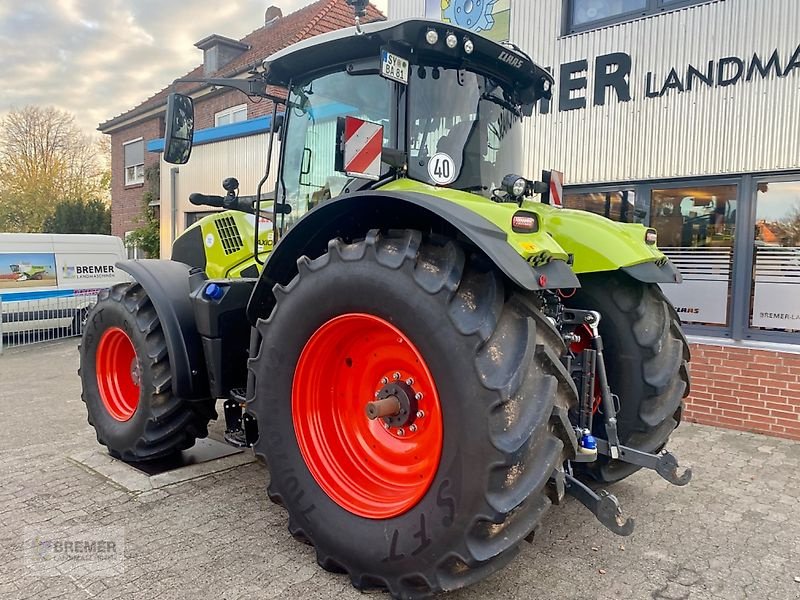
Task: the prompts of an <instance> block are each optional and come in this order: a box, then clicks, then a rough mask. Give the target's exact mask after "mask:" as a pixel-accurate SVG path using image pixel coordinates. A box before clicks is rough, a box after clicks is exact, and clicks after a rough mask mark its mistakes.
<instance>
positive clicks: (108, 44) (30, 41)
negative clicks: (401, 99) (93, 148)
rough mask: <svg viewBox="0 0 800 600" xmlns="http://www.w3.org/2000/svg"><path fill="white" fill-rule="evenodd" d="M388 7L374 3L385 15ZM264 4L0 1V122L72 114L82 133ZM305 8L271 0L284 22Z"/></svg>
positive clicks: (181, 69)
mask: <svg viewBox="0 0 800 600" xmlns="http://www.w3.org/2000/svg"><path fill="white" fill-rule="evenodd" d="M387 1H388V0H378V1H377V2H375V4H376V5H377V6H378V7H379V8H380V9H381V10H383V11H384V12H385V11H386V3H387ZM271 3H273V2H270V0H226V1H225V2H219V0H192V2H189V3H187V2H184V1H178V0H136V1H135V2H132V1H130V0H38V1H36V2H17V1H16V0H0V116H1V115H2V114H4V113H6V112H7V111H8V110H9V109H10V108H12V107H21V106H24V105H27V104H38V105H44V106H55V107H57V108H60V109H63V110H66V111H69V112H71V113H72V114H74V115H75V118H76V121H77V123H78V124H79V126H80V127H81V128H83V129H84V130H86V131H93V130H94V129H96V127H97V125H98V124H99V123H100V122H103V121H106V120H108V119H110V118H112V117H114V116H116V115H118V114H120V113H123V112H125V111H127V110H129V109H131V108H133V107H134V106H136V105H137V104H139V103H141V102H142V101H143V100H145V99H146V98H148V97H149V96H151V95H152V94H154V93H155V92H157V91H159V90H161V89H162V88H164V87H165V86H167V85H168V84H169V83H171V82H172V81H173V80H174V79H176V78H178V77H180V76H182V75H184V74H185V73H187V72H188V71H190V70H191V69H192V68H194V67H195V66H197V65H198V64H200V63H201V62H202V59H203V55H202V52H201V51H200V50H198V49H197V48H195V47H194V43H195V42H196V41H198V40H200V39H202V38H204V37H206V36H208V35H210V34H212V33H218V34H220V35H224V36H227V37H231V38H234V39H239V38H242V37H244V36H245V35H247V34H248V33H250V32H251V31H253V30H254V29H257V28H258V27H260V26H261V25H262V24H263V19H264V11H265V10H266V8H267V6H269V5H270V4H271ZM309 3H310V1H309V0H274V4H276V5H277V6H280V7H281V9H282V10H283V12H284V14H288V13H289V12H293V11H295V10H297V9H298V8H300V7H302V6H304V5H306V4H309Z"/></svg>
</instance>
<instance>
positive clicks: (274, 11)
mask: <svg viewBox="0 0 800 600" xmlns="http://www.w3.org/2000/svg"><path fill="white" fill-rule="evenodd" d="M282 16H283V11H282V10H281V9H280V8H278V7H277V6H270V7H269V8H268V9H267V12H265V13H264V25H271V24H272V23H273V22H274V21H277V20H278V19H280V18H281V17H282Z"/></svg>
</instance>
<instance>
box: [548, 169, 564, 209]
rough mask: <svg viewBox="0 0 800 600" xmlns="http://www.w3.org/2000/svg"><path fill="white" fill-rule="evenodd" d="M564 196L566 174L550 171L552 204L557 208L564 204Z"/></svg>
mask: <svg viewBox="0 0 800 600" xmlns="http://www.w3.org/2000/svg"><path fill="white" fill-rule="evenodd" d="M563 197H564V174H563V173H561V172H559V171H550V204H552V205H553V206H555V207H557V208H562V207H563V206H564V205H563V204H562V202H561V199H562V198H563Z"/></svg>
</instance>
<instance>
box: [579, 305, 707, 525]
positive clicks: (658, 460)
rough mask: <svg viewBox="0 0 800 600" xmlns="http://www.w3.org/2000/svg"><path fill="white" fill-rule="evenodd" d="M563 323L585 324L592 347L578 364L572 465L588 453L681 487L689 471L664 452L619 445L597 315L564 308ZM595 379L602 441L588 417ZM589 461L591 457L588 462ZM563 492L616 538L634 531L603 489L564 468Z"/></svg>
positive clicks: (630, 521) (616, 401)
mask: <svg viewBox="0 0 800 600" xmlns="http://www.w3.org/2000/svg"><path fill="white" fill-rule="evenodd" d="M563 323H564V325H567V326H570V327H572V326H575V327H577V326H581V325H582V326H585V327H587V328H588V329H589V331H590V332H591V345H592V348H591V349H587V350H585V351H584V352H585V354H586V356H585V358H584V359H583V362H582V364H581V374H582V383H583V385H582V386H579V389H580V390H581V399H580V410H579V413H578V420H579V423H578V426H577V427H576V428H575V429H576V432H577V433H578V437H579V439H580V443H579V448H580V452H581V454H579V455H578V456H576V462H587V460H586V459H587V455H588V456H590V457H591V455H592V453H594V452H596V454H594V458H595V459H596V456H597V455H598V454H602V455H604V456H608V457H609V458H612V459H614V460H618V461H621V462H626V463H629V464H632V465H636V466H638V467H642V468H645V469H650V470H652V471H655V472H656V473H658V475H659V476H661V477H662V478H663V479H664V480H666V481H668V482H669V483H671V484H673V485H677V486H684V485H686V484H687V483H689V481H691V479H692V470H691V469H689V468H687V469H684V470H683V472H682V473H679V469H680V467H679V465H678V460H677V459H676V458H675V456H674V455H672V454H670V453H669V452H667V451H666V450H662V451H661V452H660V453H659V454H651V453H649V452H643V451H641V450H636V449H634V448H629V447H627V446H623V445H622V444H621V443H620V441H619V436H618V433H617V412H618V409H617V407H618V406H619V399H618V398H617V397H616V396H615V395H614V394H612V393H611V389H610V388H609V386H608V378H607V375H606V367H605V360H604V358H603V340H602V338H601V337H600V331H599V325H600V314H599V313H597V312H595V311H588V310H574V309H567V310H564V313H563ZM595 375H596V378H597V387H598V388H599V393H600V406H601V407H602V414H603V425H604V429H605V434H606V439H602V438H595V437H594V436H593V435H592V434H591V431H592V419H593V413H594V395H595ZM589 460H591V458H590V459H589ZM565 488H566V489H565V491H566V492H567V493H569V494H570V495H572V496H574V497H575V498H577V499H578V500H580V502H581V504H583V505H584V506H585V507H586V508H588V509H589V510H590V511H591V512H592V514H594V516H595V517H596V518H597V520H598V521H600V523H602V524H603V525H604V526H605V527H607V528H608V529H609V530H610V531H612V532H614V533H616V534H617V535H623V536H626V535H630V534H631V533H633V527H634V520H633V519H632V518H625V517H624V516H623V514H622V509H621V507H620V505H619V501H618V500H617V498H616V497H615V496H614V495H613V494H610V493H608V492H607V491H606V490H598V491H597V492H595V491H594V490H592V489H591V488H590V487H588V486H587V485H586V484H584V483H583V482H581V481H580V480H578V479H577V478H575V477H574V476H573V475H572V468H571V465H568V466H567V473H566V480H565Z"/></svg>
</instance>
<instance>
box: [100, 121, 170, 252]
mask: <svg viewBox="0 0 800 600" xmlns="http://www.w3.org/2000/svg"><path fill="white" fill-rule="evenodd" d="M163 127H164V126H163V119H162V118H161V117H157V118H154V119H150V120H149V121H145V122H143V123H140V124H138V125H133V126H131V127H126V128H125V129H121V130H120V131H115V132H114V133H113V134H111V234H112V235H116V236H119V237H121V238H124V236H125V232H126V231H131V230H133V229H136V228H137V227H139V226H140V225H141V223H140V222H139V217H140V215H141V214H142V194H143V193H144V185H143V184H139V185H129V186H126V185H125V157H124V154H123V148H122V145H123V144H124V143H125V142H128V141H130V140H134V139H136V138H140V137H141V138H143V139H144V143H145V152H144V168H145V169H147V168H148V167H150V166H152V165H157V164H158V162H159V160H160V155H159V154H153V153H151V152H147V148H146V146H147V142H149V141H150V140H152V139H155V138H159V137H162V136H163V135H164V128H163Z"/></svg>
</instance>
